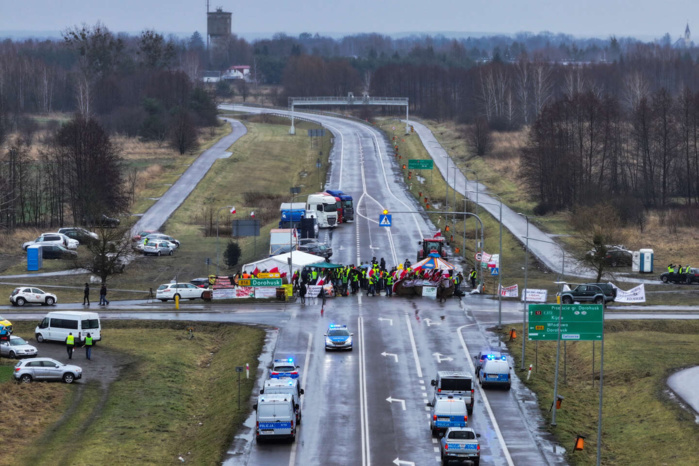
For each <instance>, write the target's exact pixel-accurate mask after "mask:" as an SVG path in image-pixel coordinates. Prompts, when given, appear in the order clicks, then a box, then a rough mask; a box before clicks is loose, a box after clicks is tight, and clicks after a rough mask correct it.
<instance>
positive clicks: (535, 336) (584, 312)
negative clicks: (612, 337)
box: [529, 304, 604, 341]
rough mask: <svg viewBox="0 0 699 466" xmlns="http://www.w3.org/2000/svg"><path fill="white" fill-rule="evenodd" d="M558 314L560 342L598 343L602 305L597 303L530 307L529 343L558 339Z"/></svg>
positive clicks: (601, 321)
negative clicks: (531, 341)
mask: <svg viewBox="0 0 699 466" xmlns="http://www.w3.org/2000/svg"><path fill="white" fill-rule="evenodd" d="M559 310H560V313H561V340H573V341H601V340H602V333H603V332H604V306H602V305H601V304H564V305H563V306H559V305H558V304H530V305H529V340H548V341H550V340H553V341H556V340H557V339H558V313H559Z"/></svg>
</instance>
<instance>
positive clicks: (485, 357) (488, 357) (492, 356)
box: [473, 348, 507, 377]
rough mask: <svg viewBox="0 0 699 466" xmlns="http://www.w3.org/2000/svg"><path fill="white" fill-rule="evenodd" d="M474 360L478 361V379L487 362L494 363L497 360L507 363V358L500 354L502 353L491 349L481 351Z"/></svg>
mask: <svg viewBox="0 0 699 466" xmlns="http://www.w3.org/2000/svg"><path fill="white" fill-rule="evenodd" d="M473 359H475V360H476V377H478V373H479V372H480V371H481V368H482V367H483V364H485V362H486V361H493V360H496V359H500V360H502V361H507V357H506V356H505V355H503V354H502V353H500V351H497V350H493V349H490V348H483V349H481V351H480V353H478V356H474V357H473Z"/></svg>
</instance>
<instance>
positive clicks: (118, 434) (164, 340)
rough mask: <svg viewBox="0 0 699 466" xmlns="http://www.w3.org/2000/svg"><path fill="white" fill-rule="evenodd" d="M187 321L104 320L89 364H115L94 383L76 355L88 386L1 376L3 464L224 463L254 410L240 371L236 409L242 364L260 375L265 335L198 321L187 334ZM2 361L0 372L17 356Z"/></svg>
mask: <svg viewBox="0 0 699 466" xmlns="http://www.w3.org/2000/svg"><path fill="white" fill-rule="evenodd" d="M34 325H35V323H33V322H15V329H16V330H15V331H16V333H18V334H27V333H31V332H32V330H33V326H34ZM189 325H191V324H188V323H186V322H177V323H175V322H171V323H160V322H147V321H145V322H128V321H105V322H104V326H105V327H104V329H103V336H104V341H102V342H100V344H99V345H98V346H97V347H95V350H94V351H93V361H91V362H93V363H94V362H95V361H100V360H104V359H105V358H109V360H110V362H112V361H113V363H112V364H109V365H108V367H106V368H102V369H100V371H101V372H100V375H99V376H98V377H94V376H93V377H92V378H91V379H88V377H89V376H90V372H88V371H89V370H90V369H89V367H92V366H88V365H86V364H85V362H86V361H85V360H84V359H80V358H77V357H76V358H74V361H73V362H74V363H76V364H79V365H81V366H82V367H83V369H84V370H85V379H86V380H88V381H87V383H76V384H74V385H65V384H62V383H32V384H29V385H18V384H16V383H14V382H9V381H6V382H3V383H2V384H1V386H2V389H0V404H1V405H2V406H3V407H4V408H5V409H11V410H12V413H13V414H12V415H11V416H6V417H5V419H4V420H3V422H2V423H0V437H2V438H4V439H10V438H12V439H13V440H12V451H11V452H5V454H3V455H2V456H0V464H7V465H10V464H45V463H51V464H76V465H79V464H85V465H87V464H93V463H94V461H95V460H96V459H99V458H109V459H110V462H111V463H114V464H125V463H136V464H154V463H159V464H163V463H174V462H179V461H178V459H177V458H178V457H179V456H182V457H183V458H186V461H187V462H192V463H194V464H217V463H219V462H220V460H221V458H222V456H223V454H224V453H225V451H226V450H227V448H228V446H229V445H230V442H231V441H232V438H233V435H234V433H235V432H236V431H237V430H238V429H239V428H240V427H241V425H242V422H243V421H244V419H245V417H246V416H247V413H248V409H249V408H248V400H249V398H250V395H251V392H252V388H253V383H254V378H252V379H250V380H248V379H245V378H244V377H243V379H242V383H241V385H240V389H241V394H240V398H241V409H240V410H238V377H237V374H236V372H235V367H236V366H244V365H245V364H246V363H249V364H250V370H251V373H252V374H255V371H256V370H257V358H258V355H259V353H260V352H261V349H262V344H263V341H264V335H265V332H264V331H263V330H261V329H258V328H253V327H245V326H237V325H224V324H205V323H196V324H195V330H194V338H193V339H191V340H190V339H188V338H187V331H186V328H187V327H188V326H189ZM123 342H128V344H123ZM35 344H36V343H35ZM47 345H50V346H53V347H58V350H59V351H60V352H61V353H63V354H65V353H64V352H63V350H62V347H61V345H58V344H49V343H45V344H42V345H39V351H40V352H42V351H44V350H42V348H46V347H47ZM53 349H55V348H53ZM76 353H77V352H76ZM80 354H82V353H81V352H80ZM1 364H2V365H1V366H0V369H3V370H1V371H0V377H1V374H4V372H5V368H6V367H8V365H9V364H12V361H8V360H6V359H3V360H2V361H1ZM0 380H2V379H0ZM66 443H69V444H70V448H69V449H67V448H66V447H65V445H66ZM145 445H147V448H144V446H145Z"/></svg>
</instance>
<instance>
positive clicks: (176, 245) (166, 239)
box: [146, 233, 180, 249]
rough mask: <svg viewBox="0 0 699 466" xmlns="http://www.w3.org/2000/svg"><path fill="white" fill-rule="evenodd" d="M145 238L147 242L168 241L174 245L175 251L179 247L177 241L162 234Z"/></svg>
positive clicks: (152, 234)
mask: <svg viewBox="0 0 699 466" xmlns="http://www.w3.org/2000/svg"><path fill="white" fill-rule="evenodd" d="M146 238H148V241H153V240H154V239H157V240H164V241H169V242H171V243H173V244H174V245H175V249H176V248H179V247H180V242H179V241H177V240H176V239H175V238H173V237H172V236H169V235H164V234H162V233H151V234H150V235H148V236H146Z"/></svg>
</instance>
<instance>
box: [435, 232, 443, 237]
mask: <svg viewBox="0 0 699 466" xmlns="http://www.w3.org/2000/svg"><path fill="white" fill-rule="evenodd" d="M440 236H442V232H441V231H438V232H437V233H435V235H434V237H435V238H439V237H440Z"/></svg>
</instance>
